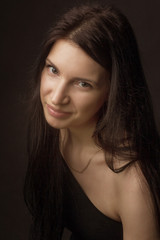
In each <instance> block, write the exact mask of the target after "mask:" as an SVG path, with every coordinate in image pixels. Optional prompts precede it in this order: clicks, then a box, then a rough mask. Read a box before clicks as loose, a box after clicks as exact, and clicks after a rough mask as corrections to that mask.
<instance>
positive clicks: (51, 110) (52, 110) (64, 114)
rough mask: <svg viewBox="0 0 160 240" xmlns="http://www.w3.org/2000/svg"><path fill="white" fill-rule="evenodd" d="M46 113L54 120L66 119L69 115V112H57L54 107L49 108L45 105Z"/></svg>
mask: <svg viewBox="0 0 160 240" xmlns="http://www.w3.org/2000/svg"><path fill="white" fill-rule="evenodd" d="M46 106H47V110H48V113H49V114H50V115H51V116H52V117H55V118H66V117H68V116H69V115H70V114H71V113H70V112H64V111H61V110H59V109H58V110H57V109H55V108H54V107H52V106H50V105H49V104H46Z"/></svg>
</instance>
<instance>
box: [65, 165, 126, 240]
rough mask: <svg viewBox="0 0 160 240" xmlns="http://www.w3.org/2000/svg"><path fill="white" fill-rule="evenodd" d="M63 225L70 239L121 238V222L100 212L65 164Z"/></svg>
mask: <svg viewBox="0 0 160 240" xmlns="http://www.w3.org/2000/svg"><path fill="white" fill-rule="evenodd" d="M63 221H64V227H66V228H68V229H69V230H70V231H71V232H72V236H71V238H70V240H122V239H123V229H122V224H121V223H120V222H118V221H115V220H113V219H111V218H109V217H107V216H105V215H104V214H103V213H102V212H100V211H99V210H98V209H97V208H96V207H95V206H94V205H93V203H92V202H91V201H90V200H89V199H88V197H87V196H86V194H85V193H84V191H83V189H82V188H81V186H80V184H79V183H78V182H77V180H76V179H75V177H74V176H73V174H72V173H71V171H70V169H69V168H68V167H67V165H66V171H65V178H64V212H63Z"/></svg>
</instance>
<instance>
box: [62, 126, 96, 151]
mask: <svg viewBox="0 0 160 240" xmlns="http://www.w3.org/2000/svg"><path fill="white" fill-rule="evenodd" d="M94 130H95V124H92V125H90V126H87V127H84V126H83V128H82V127H77V128H69V129H62V130H60V133H61V137H62V141H63V140H64V141H65V142H66V143H67V142H68V143H69V145H70V146H72V147H73V148H77V147H79V148H85V147H89V146H95V142H94V139H93V133H94Z"/></svg>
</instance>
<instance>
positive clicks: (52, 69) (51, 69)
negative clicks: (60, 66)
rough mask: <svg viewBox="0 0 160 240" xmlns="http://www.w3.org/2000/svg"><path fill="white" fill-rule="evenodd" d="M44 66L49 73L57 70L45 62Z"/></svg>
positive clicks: (54, 72) (56, 72)
mask: <svg viewBox="0 0 160 240" xmlns="http://www.w3.org/2000/svg"><path fill="white" fill-rule="evenodd" d="M46 68H47V69H48V72H49V73H50V74H58V71H57V69H56V68H55V67H54V66H52V65H49V64H46Z"/></svg>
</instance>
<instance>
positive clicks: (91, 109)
mask: <svg viewBox="0 0 160 240" xmlns="http://www.w3.org/2000/svg"><path fill="white" fill-rule="evenodd" d="M105 100H106V97H104V95H98V96H96V94H95V95H93V96H92V97H91V98H89V97H87V98H82V100H81V101H79V102H77V104H78V106H79V109H80V110H81V111H83V112H84V113H85V114H95V113H97V112H98V111H99V109H100V108H101V107H102V105H103V103H104V102H105Z"/></svg>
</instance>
